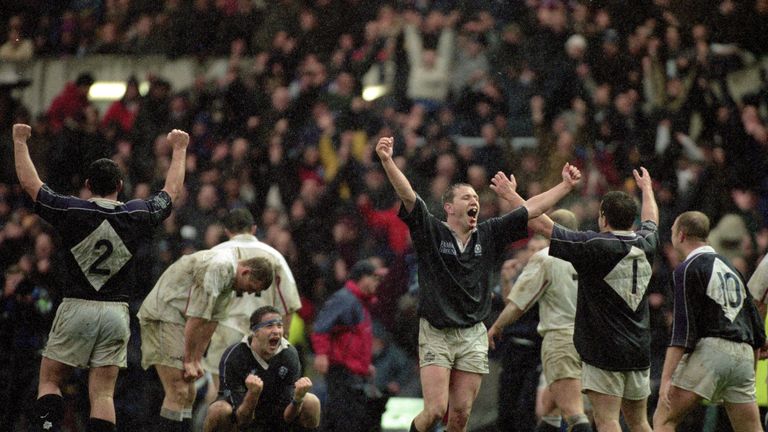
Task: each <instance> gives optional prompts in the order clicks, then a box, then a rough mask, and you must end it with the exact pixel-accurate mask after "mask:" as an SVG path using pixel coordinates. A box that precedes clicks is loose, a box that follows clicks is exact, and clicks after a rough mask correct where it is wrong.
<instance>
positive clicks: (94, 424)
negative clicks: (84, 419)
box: [86, 417, 115, 432]
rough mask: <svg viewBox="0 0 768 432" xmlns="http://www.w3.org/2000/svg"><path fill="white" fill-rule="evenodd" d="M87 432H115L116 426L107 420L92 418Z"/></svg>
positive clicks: (89, 420)
mask: <svg viewBox="0 0 768 432" xmlns="http://www.w3.org/2000/svg"><path fill="white" fill-rule="evenodd" d="M86 430H87V431H88V432H115V424H114V423H112V422H109V421H106V420H102V419H98V418H93V417H91V418H89V419H88V427H87V428H86Z"/></svg>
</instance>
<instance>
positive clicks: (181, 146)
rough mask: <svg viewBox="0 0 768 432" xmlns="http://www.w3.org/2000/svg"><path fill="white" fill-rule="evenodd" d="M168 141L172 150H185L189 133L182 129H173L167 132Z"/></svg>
mask: <svg viewBox="0 0 768 432" xmlns="http://www.w3.org/2000/svg"><path fill="white" fill-rule="evenodd" d="M167 139H168V142H169V143H171V145H172V146H173V149H174V150H186V149H187V145H189V134H187V133H186V132H184V131H183V130H179V129H174V130H172V131H170V132H169V133H168V137H167Z"/></svg>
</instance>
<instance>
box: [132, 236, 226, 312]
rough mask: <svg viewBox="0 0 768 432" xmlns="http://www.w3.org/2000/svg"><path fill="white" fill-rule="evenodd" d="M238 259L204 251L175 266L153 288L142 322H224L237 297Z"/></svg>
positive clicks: (218, 252) (221, 251) (186, 257)
mask: <svg viewBox="0 0 768 432" xmlns="http://www.w3.org/2000/svg"><path fill="white" fill-rule="evenodd" d="M236 270H237V258H236V257H235V253H234V251H233V250H227V249H225V250H203V251H200V252H195V253H193V254H191V255H185V256H183V257H181V258H179V259H178V260H177V261H176V262H175V263H173V264H171V266H170V267H168V268H167V269H166V270H165V272H163V274H162V276H160V279H158V281H157V283H156V284H155V287H154V288H152V291H150V293H149V294H147V297H146V298H145V299H144V303H142V304H141V309H139V313H138V317H139V319H140V320H141V321H163V322H170V323H176V324H182V325H183V324H186V322H187V317H197V318H203V319H206V320H208V321H221V320H223V319H224V318H226V316H227V308H228V307H229V302H230V300H231V299H232V297H233V293H234V290H233V287H234V282H235V273H236Z"/></svg>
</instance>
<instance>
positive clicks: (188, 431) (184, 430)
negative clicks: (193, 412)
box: [181, 418, 192, 432]
mask: <svg viewBox="0 0 768 432" xmlns="http://www.w3.org/2000/svg"><path fill="white" fill-rule="evenodd" d="M181 432H192V419H191V418H184V419H182V420H181Z"/></svg>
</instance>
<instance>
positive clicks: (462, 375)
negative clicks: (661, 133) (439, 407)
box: [448, 369, 483, 432]
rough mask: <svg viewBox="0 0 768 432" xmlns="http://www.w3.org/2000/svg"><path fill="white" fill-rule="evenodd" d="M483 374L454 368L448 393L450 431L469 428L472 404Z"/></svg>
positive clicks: (456, 431) (457, 431) (462, 430)
mask: <svg viewBox="0 0 768 432" xmlns="http://www.w3.org/2000/svg"><path fill="white" fill-rule="evenodd" d="M482 380H483V376H482V375H481V374H478V373H473V372H464V371H460V370H456V369H453V370H452V371H451V382H450V385H449V395H448V408H449V412H448V431H449V432H464V431H466V430H467V422H468V421H469V413H470V412H472V404H474V402H475V398H477V393H478V392H479V391H480V384H481V382H482Z"/></svg>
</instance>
